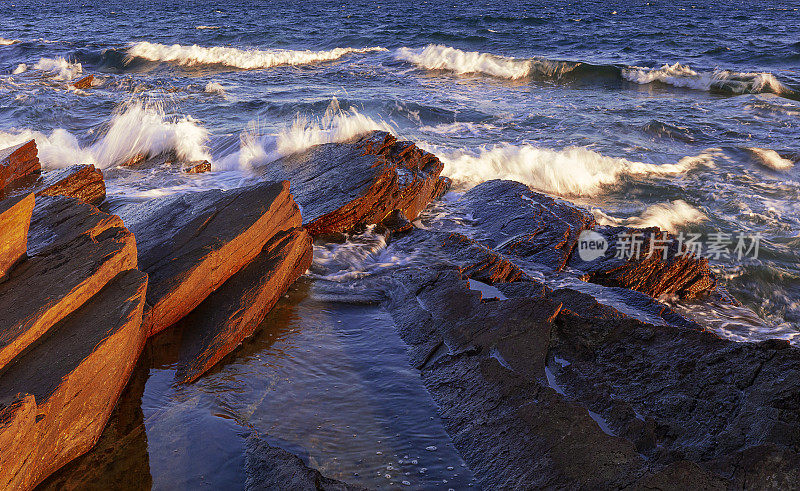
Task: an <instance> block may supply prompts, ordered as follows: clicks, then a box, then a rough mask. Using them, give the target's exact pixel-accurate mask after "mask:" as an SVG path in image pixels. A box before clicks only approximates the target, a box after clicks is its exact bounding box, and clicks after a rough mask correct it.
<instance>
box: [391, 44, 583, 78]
mask: <svg viewBox="0 0 800 491" xmlns="http://www.w3.org/2000/svg"><path fill="white" fill-rule="evenodd" d="M395 57H396V58H397V59H398V60H402V61H407V62H409V63H413V64H414V65H417V66H419V67H421V68H425V69H427V70H448V71H451V72H454V73H457V74H459V75H465V74H469V73H481V74H484V75H491V76H492V77H498V78H506V79H510V80H516V79H522V78H527V77H530V76H534V75H538V76H544V77H549V78H560V77H562V76H564V75H565V74H567V73H569V72H571V71H572V70H574V69H575V68H577V67H578V66H579V65H581V63H574V62H566V61H552V60H545V59H517V58H509V57H505V56H498V55H493V54H490V53H480V52H477V51H461V50H460V49H456V48H451V47H449V46H443V45H439V44H430V45H428V46H426V47H425V48H422V49H412V48H400V49H399V50H397V53H396V55H395Z"/></svg>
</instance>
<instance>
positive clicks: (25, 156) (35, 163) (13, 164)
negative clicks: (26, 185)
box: [0, 140, 42, 192]
mask: <svg viewBox="0 0 800 491" xmlns="http://www.w3.org/2000/svg"><path fill="white" fill-rule="evenodd" d="M41 171H42V166H41V164H39V154H38V151H37V149H36V142H35V141H34V140H31V141H29V142H27V143H22V144H20V145H16V146H13V147H9V148H5V149H3V150H0V192H2V191H3V190H4V189H5V188H6V187H8V185H9V184H12V183H17V182H20V181H22V182H25V180H27V179H30V178H31V177H32V176H36V175H37V174H39V173H40V172H41Z"/></svg>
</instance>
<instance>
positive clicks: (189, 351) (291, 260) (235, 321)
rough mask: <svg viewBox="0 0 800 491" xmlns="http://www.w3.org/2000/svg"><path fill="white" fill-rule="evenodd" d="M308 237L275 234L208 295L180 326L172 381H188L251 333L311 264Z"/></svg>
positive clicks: (297, 233) (296, 233) (295, 232)
mask: <svg viewBox="0 0 800 491" xmlns="http://www.w3.org/2000/svg"><path fill="white" fill-rule="evenodd" d="M312 252H313V248H312V246H311V236H310V235H309V234H308V233H307V232H306V231H305V230H303V229H292V230H289V231H286V232H279V233H278V234H276V235H275V237H273V238H272V239H271V240H270V241H269V242H268V243H267V244H266V245H265V246H264V249H263V250H262V251H261V253H260V254H259V255H258V256H256V258H255V259H254V260H253V261H251V262H250V263H249V264H248V265H247V266H245V267H244V268H242V269H241V270H240V271H239V272H237V273H236V274H234V275H233V276H231V278H230V279H228V281H226V282H225V283H224V284H223V285H222V286H221V287H220V288H219V289H218V290H217V291H215V292H214V293H212V294H211V295H209V296H208V298H206V299H205V301H203V303H201V304H200V305H199V306H198V307H197V308H196V309H194V311H192V313H191V314H189V315H188V316H187V317H185V318H184V319H183V320H182V321H181V322H180V324H181V325H183V326H185V330H184V335H183V339H182V347H181V361H180V362H179V365H178V373H177V377H178V378H179V380H180V381H181V382H183V383H187V382H192V381H194V380H196V379H197V378H198V377H200V375H202V374H203V373H205V372H206V371H207V370H208V369H209V368H211V367H212V366H214V365H215V364H216V363H217V362H219V361H220V360H221V359H222V358H223V357H225V355H227V354H228V353H230V352H231V351H233V350H234V349H235V348H236V347H237V346H238V345H239V344H240V343H241V342H242V340H244V339H245V338H247V337H249V336H250V335H252V334H253V332H255V329H256V327H258V325H259V324H261V321H262V320H264V317H266V315H267V313H269V311H270V310H271V309H272V307H273V306H274V305H275V302H277V301H278V299H279V298H280V296H281V295H283V294H284V293H285V292H286V289H287V288H289V286H290V285H291V284H292V283H294V282H295V280H296V279H297V278H298V277H299V276H300V275H302V274H303V273H305V272H306V270H307V269H308V267H309V266H310V265H311V256H312Z"/></svg>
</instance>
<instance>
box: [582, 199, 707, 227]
mask: <svg viewBox="0 0 800 491" xmlns="http://www.w3.org/2000/svg"><path fill="white" fill-rule="evenodd" d="M592 213H593V214H594V216H595V219H596V220H597V223H599V224H601V225H614V226H616V225H625V226H627V227H638V228H646V227H658V228H660V229H661V230H666V231H668V232H675V231H677V230H678V229H679V228H681V227H684V226H686V225H689V224H692V223H700V222H703V221H705V220H708V217H707V216H706V214H705V213H703V212H702V211H700V210H698V209H697V208H695V207H693V206H692V205H690V204H689V203H687V202H686V201H683V200H681V199H678V200H675V201H671V202H668V203H658V204H655V205H651V206H648V207H647V209H645V210H644V211H643V212H642V213H641V215H640V216H633V217H630V218H617V217H613V216H610V215H607V214H605V213H604V212H603V211H602V210H599V209H594V210H592Z"/></svg>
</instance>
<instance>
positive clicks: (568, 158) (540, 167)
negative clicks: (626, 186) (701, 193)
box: [423, 144, 711, 196]
mask: <svg viewBox="0 0 800 491" xmlns="http://www.w3.org/2000/svg"><path fill="white" fill-rule="evenodd" d="M423 146H426V145H423ZM429 150H430V151H431V152H433V153H436V155H437V156H438V157H439V158H440V159H441V160H442V162H444V164H445V166H444V171H443V172H442V174H444V175H446V176H448V177H450V178H451V179H453V180H454V181H455V182H456V183H457V184H458V183H460V184H468V185H475V184H479V183H481V182H483V181H487V180H490V179H510V180H514V181H519V182H522V183H525V184H527V185H528V186H530V187H532V188H534V189H537V190H539V191H543V192H546V193H551V194H555V195H559V196H592V195H596V194H599V193H600V192H601V191H602V190H603V188H604V187H605V186H609V185H613V184H616V183H618V182H619V181H620V179H621V178H622V177H623V176H634V175H646V176H669V175H677V174H682V173H684V172H686V171H688V170H690V169H692V168H695V167H697V166H700V165H711V164H710V163H709V162H708V161H706V160H702V159H681V161H679V162H678V163H675V164H663V165H657V164H647V163H643V162H635V161H631V160H627V159H622V158H615V157H608V156H605V155H602V154H600V153H598V152H595V151H593V150H589V149H587V148H583V147H569V148H565V149H563V150H550V149H547V148H539V147H535V146H532V145H527V144H526V145H511V144H500V145H494V146H485V147H481V148H480V149H478V151H477V152H467V151H461V150H459V151H447V150H441V149H432V148H430V149H429Z"/></svg>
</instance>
